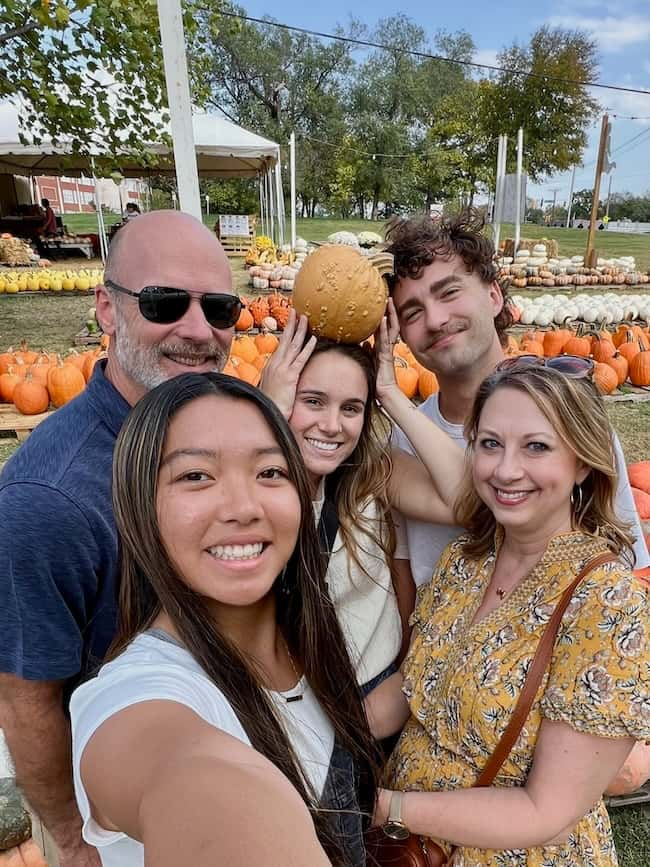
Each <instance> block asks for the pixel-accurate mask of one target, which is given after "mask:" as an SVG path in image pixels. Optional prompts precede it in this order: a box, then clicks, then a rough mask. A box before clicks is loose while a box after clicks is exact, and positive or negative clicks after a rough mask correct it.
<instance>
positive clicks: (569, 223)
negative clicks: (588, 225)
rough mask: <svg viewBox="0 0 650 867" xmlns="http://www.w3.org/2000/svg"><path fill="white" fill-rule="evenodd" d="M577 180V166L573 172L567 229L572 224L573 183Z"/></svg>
mask: <svg viewBox="0 0 650 867" xmlns="http://www.w3.org/2000/svg"><path fill="white" fill-rule="evenodd" d="M575 180H576V167H575V166H574V167H573V171H572V172H571V187H570V189H569V201H568V202H567V211H566V227H567V229H568V228H569V226H570V225H571V209H572V208H573V185H574V184H575Z"/></svg>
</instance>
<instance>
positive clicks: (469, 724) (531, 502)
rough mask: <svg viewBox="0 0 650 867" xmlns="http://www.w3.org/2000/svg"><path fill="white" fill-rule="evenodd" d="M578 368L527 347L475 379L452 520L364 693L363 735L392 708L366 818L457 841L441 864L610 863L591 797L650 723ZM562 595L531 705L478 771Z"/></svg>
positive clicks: (644, 644)
mask: <svg viewBox="0 0 650 867" xmlns="http://www.w3.org/2000/svg"><path fill="white" fill-rule="evenodd" d="M590 367H591V362H590V361H589V359H580V358H575V357H571V356H563V357H560V358H558V359H552V360H544V359H538V358H534V357H530V356H528V357H525V358H520V359H517V358H513V359H508V360H507V361H504V362H503V363H502V364H500V365H499V366H498V367H497V369H496V371H495V373H493V374H492V375H490V376H488V377H487V378H486V379H485V380H484V382H483V383H482V385H481V387H480V389H479V392H478V395H477V398H476V401H475V403H474V408H473V411H472V414H471V417H470V418H469V419H468V421H467V424H466V436H467V440H468V443H469V447H468V458H469V459H468V468H467V474H466V478H465V482H464V485H463V486H462V488H461V492H460V495H459V497H458V501H457V503H458V505H457V521H458V523H459V524H462V525H464V526H465V527H467V528H468V531H469V532H468V534H467V535H464V536H461V537H460V538H459V539H457V540H455V541H453V542H451V543H450V544H449V545H448V546H447V549H446V551H445V552H444V554H443V556H442V558H441V560H440V563H439V565H438V567H437V568H436V571H435V573H434V575H433V578H432V580H431V582H430V583H429V584H426V585H423V586H422V588H421V590H420V591H419V597H418V602H417V605H416V609H415V612H414V615H413V618H412V622H413V625H414V634H413V640H412V644H411V647H410V650H409V653H408V656H407V658H406V660H405V662H404V664H403V666H402V674H401V675H395V676H393V677H392V678H390V679H388V680H387V681H386V682H385V683H384V684H383V685H382V687H380V688H379V689H377V690H376V691H375V692H374V693H373V694H372V695H371V696H370V697H369V699H368V700H367V705H368V709H369V714H370V719H371V728H372V729H373V731H374V733H375V734H376V735H378V736H385V735H386V734H388V733H389V732H391V731H396V730H399V729H400V728H401V727H402V725H403V724H404V723H406V726H405V728H404V730H403V732H402V734H401V737H400V739H399V742H398V744H397V746H396V748H395V751H394V753H393V755H392V757H391V759H390V762H389V766H388V769H387V773H386V783H387V787H388V788H387V790H383V791H382V792H381V794H380V797H379V799H378V806H377V811H376V814H375V819H376V823H377V824H378V825H382V826H383V827H384V829H385V832H386V834H388V835H389V836H395V837H400V836H402V837H408V835H409V832H410V833H411V834H414V835H420V836H422V837H423V838H427V839H428V840H433V841H435V842H436V843H437V844H438V845H439V846H440V847H442V848H443V850H444V851H445V853H446V854H447V855H449V853H450V851H451V849H452V848H454V847H456V848H455V853H454V861H453V863H454V865H455V867H456V865H466V867H469V865H472V867H474V865H486V867H487V865H490V867H493V865H494V867H496V865H504V867H505V865H522V867H523V865H526V867H543V865H551V864H552V865H553V867H605V865H606V867H611V865H615V864H616V863H617V860H616V853H615V850H614V844H613V841H612V835H611V828H610V824H609V818H608V816H607V812H606V810H605V807H604V804H603V800H602V795H603V792H604V791H605V789H606V787H607V786H608V784H609V783H610V781H611V779H612V778H613V777H614V776H615V775H616V773H617V771H618V769H619V768H620V766H621V765H622V764H623V762H624V761H625V759H626V757H627V755H628V754H629V752H630V750H631V749H632V747H633V745H634V742H635V740H644V739H648V738H650V698H649V694H648V632H649V623H648V599H647V589H646V588H645V587H644V586H643V585H642V584H641V583H640V582H638V581H637V580H636V579H635V578H634V576H633V575H632V572H631V564H632V561H633V555H632V549H631V543H632V540H631V536H630V534H629V533H628V528H627V527H626V526H625V525H623V524H622V523H621V522H620V521H619V520H618V518H617V517H616V514H615V512H614V508H613V502H614V494H615V490H616V471H615V464H614V455H613V449H612V431H611V427H610V424H609V421H608V418H607V413H606V411H605V407H604V404H603V402H602V399H601V398H600V397H599V395H598V394H597V391H596V389H595V387H594V385H593V384H592V382H591V381H590V378H589V373H590ZM380 396H381V392H380ZM605 561H607V562H605ZM583 570H586V574H585V576H584V577H583V579H582V580H580V581H579V582H578V583H577V584H576V585H575V586H573V585H574V582H575V581H576V579H578V578H579V577H580V575H581V574H582V573H583ZM561 601H566V602H568V607H567V608H566V610H565V611H564V613H563V615H562V618H561V621H560V625H559V632H558V634H557V638H556V639H555V642H554V644H551V648H552V653H551V654H550V661H549V664H548V666H547V667H546V668H545V669H542V670H543V671H544V676H543V677H542V678H541V680H540V681H539V682H537V686H536V687H535V691H534V693H533V696H534V697H533V700H532V705H531V709H530V711H527V712H525V716H524V718H523V719H524V722H523V727H522V728H521V729H520V733H519V735H518V737H517V738H516V741H515V742H514V745H513V746H512V748H511V749H508V750H506V751H505V752H504V754H503V756H502V758H503V763H502V764H501V765H500V766H499V767H498V771H497V773H496V776H495V777H494V778H493V780H492V782H491V783H489V784H487V785H484V784H483V783H481V782H480V781H479V778H480V777H481V775H482V774H484V771H485V768H486V766H487V765H488V764H489V759H490V757H491V756H492V755H493V754H495V753H496V754H499V750H498V749H497V745H498V744H499V742H500V740H501V738H502V736H503V734H504V732H505V731H506V728H507V727H508V725H509V724H510V723H511V720H512V718H513V716H515V708H516V707H517V705H518V702H519V699H520V697H521V694H522V693H523V692H524V683H525V681H526V678H527V676H528V674H529V672H530V670H531V668H533V665H532V660H533V657H534V655H535V652H536V650H537V648H538V645H539V643H540V638H541V636H542V634H543V633H544V632H545V629H546V628H547V625H548V623H549V620H551V618H552V615H553V612H554V611H555V610H556V608H557V607H558V605H559V603H560V602H561ZM559 611H562V609H561V608H560V609H559ZM402 690H403V693H402ZM512 725H513V726H514V723H513V724H512ZM515 730H516V729H515ZM477 782H478V787H477ZM400 802H401V803H400ZM388 819H390V821H387V820H388ZM427 839H425V840H424V842H425V845H426V843H427Z"/></svg>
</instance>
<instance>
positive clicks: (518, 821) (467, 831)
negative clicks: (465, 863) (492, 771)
mask: <svg viewBox="0 0 650 867" xmlns="http://www.w3.org/2000/svg"><path fill="white" fill-rule="evenodd" d="M633 745H634V740H633V739H632V738H631V737H625V738H604V737H597V736H596V735H591V734H583V733H581V732H578V731H576V730H575V729H573V728H571V727H570V726H569V725H567V724H566V723H563V722H552V721H550V720H544V722H543V723H542V726H541V729H540V734H539V739H538V741H537V746H536V749H535V757H534V761H533V766H532V769H531V772H530V774H529V776H528V780H527V782H526V785H525V786H522V787H518V788H495V787H489V788H485V789H459V790H457V791H453V792H406V793H405V794H404V798H403V801H402V819H403V821H404V823H405V824H406V826H407V828H408V829H409V830H410V831H411V833H413V834H422V835H424V836H429V837H437V838H438V839H442V840H448V841H449V842H451V843H454V844H456V845H461V846H472V847H477V848H479V849H528V848H531V847H533V846H543V845H544V844H546V843H548V842H549V841H551V840H553V839H554V838H556V837H557V836H558V835H559V834H561V833H562V832H566V830H567V829H571V828H573V827H575V825H576V824H577V823H578V821H579V820H580V819H581V818H582V816H584V815H585V813H586V812H587V811H588V810H589V809H590V808H591V807H593V805H594V804H595V803H596V802H597V801H598V799H599V798H600V797H602V794H603V792H604V791H605V788H606V787H607V785H608V783H609V782H610V781H611V779H612V778H613V777H614V775H615V774H616V773H617V771H618V769H619V768H620V767H621V765H622V764H623V762H624V761H625V759H626V758H627V756H628V754H629V752H630V750H631V749H632V747H633ZM389 804H390V792H387V791H386V790H383V791H382V792H381V794H380V797H379V800H378V807H377V810H376V813H375V823H376V824H383V823H384V822H385V821H386V818H387V816H388V809H389Z"/></svg>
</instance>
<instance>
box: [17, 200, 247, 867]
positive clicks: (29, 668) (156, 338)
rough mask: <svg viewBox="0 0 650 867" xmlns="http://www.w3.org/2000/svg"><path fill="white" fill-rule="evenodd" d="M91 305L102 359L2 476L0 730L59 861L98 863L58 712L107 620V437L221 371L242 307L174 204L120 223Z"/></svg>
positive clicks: (65, 864) (111, 528)
mask: <svg viewBox="0 0 650 867" xmlns="http://www.w3.org/2000/svg"><path fill="white" fill-rule="evenodd" d="M95 305H96V314H97V319H98V321H99V323H100V325H101V326H102V328H103V330H104V333H105V334H108V335H109V336H110V345H109V348H108V353H107V354H108V358H107V359H106V361H105V362H103V361H102V362H99V363H98V364H97V365H96V367H95V371H94V373H93V376H92V378H91V380H90V382H89V383H88V386H87V388H86V390H85V391H84V392H83V393H82V394H81V395H79V397H77V398H76V399H75V400H74V401H72V402H71V403H69V404H67V405H66V406H64V407H63V408H61V409H59V410H57V412H56V413H54V414H53V415H52V417H51V418H49V419H47V420H46V421H44V422H43V423H42V424H41V425H39V427H38V428H36V430H35V431H34V433H33V434H32V435H31V436H30V437H29V439H28V440H27V441H26V442H25V444H24V445H23V446H21V448H20V449H19V450H18V451H17V452H16V454H15V456H14V457H12V459H11V460H10V461H9V462H8V463H7V465H6V467H5V470H4V472H3V473H2V475H1V476H0V508H2V510H3V514H4V515H5V516H6V520H4V519H3V531H2V536H3V538H2V545H0V635H1V636H2V638H1V639H0V728H2V729H4V733H5V736H6V739H7V743H8V745H9V748H10V752H11V754H12V757H13V760H14V763H15V766H16V776H17V781H18V783H19V785H20V786H21V787H22V789H23V791H24V793H25V795H26V797H27V799H28V800H29V802H30V804H31V806H32V808H33V809H34V810H35V811H36V812H37V813H38V815H39V817H40V818H41V820H42V821H43V823H44V824H45V825H46V827H47V828H48V830H49V831H50V833H51V834H52V836H53V838H54V841H55V842H56V844H57V846H58V848H59V853H60V860H59V864H60V867H97V865H99V864H100V863H101V862H100V859H99V855H98V853H97V850H96V849H94V848H92V847H89V846H87V845H86V844H85V843H83V841H82V839H81V820H80V817H79V813H78V811H77V808H76V803H75V800H74V794H73V789H72V768H71V761H70V726H69V722H68V718H67V713H66V708H67V699H68V697H69V694H70V691H71V689H72V687H73V686H74V685H75V684H76V682H77V681H78V680H80V679H81V678H83V677H84V676H85V675H87V674H88V673H89V672H90V671H91V670H92V669H93V668H94V667H95V666H96V665H97V664H98V663H99V661H100V660H101V659H102V658H103V656H104V655H105V653H106V651H107V649H108V646H109V644H110V642H111V640H112V638H113V635H114V632H115V627H116V602H115V578H116V575H117V569H118V551H117V536H116V530H115V524H114V519H113V514H112V508H111V494H110V480H111V462H112V453H113V446H114V443H115V439H116V437H117V434H118V433H119V430H120V427H121V425H122V422H123V421H124V419H125V417H126V415H127V413H128V411H129V409H130V407H131V406H132V405H133V404H135V403H136V402H137V401H138V400H139V399H140V398H141V397H142V396H143V395H144V394H145V392H146V391H148V390H149V389H151V388H154V387H155V386H156V385H158V384H159V383H161V382H163V381H165V380H167V379H170V378H171V377H173V376H177V375H179V374H182V373H186V372H188V371H192V372H198V373H201V372H207V371H213V370H221V369H223V367H224V364H225V362H226V359H227V357H228V353H229V350H230V344H231V341H232V336H233V326H234V324H235V322H236V321H237V318H238V316H239V312H240V309H241V303H240V301H239V299H238V297H237V296H236V295H234V294H233V291H232V275H231V272H230V266H229V264H228V260H227V258H226V255H225V253H224V251H223V249H222V247H221V245H220V244H219V242H218V241H217V239H216V237H215V235H214V234H213V233H212V232H210V230H209V229H207V228H206V227H205V226H203V225H202V224H201V223H200V222H199V221H197V220H195V219H194V218H193V217H190V216H188V215H187V214H182V213H180V212H177V211H157V212H152V213H149V214H143V215H141V216H140V217H139V218H138V219H137V220H133V221H131V222H130V223H129V224H128V225H126V226H124V227H123V228H122V229H121V230H120V232H119V233H118V234H117V235H116V236H115V239H114V241H113V243H112V244H111V248H110V251H109V257H108V260H107V262H106V269H105V279H104V285H102V286H98V287H97V289H96V291H95Z"/></svg>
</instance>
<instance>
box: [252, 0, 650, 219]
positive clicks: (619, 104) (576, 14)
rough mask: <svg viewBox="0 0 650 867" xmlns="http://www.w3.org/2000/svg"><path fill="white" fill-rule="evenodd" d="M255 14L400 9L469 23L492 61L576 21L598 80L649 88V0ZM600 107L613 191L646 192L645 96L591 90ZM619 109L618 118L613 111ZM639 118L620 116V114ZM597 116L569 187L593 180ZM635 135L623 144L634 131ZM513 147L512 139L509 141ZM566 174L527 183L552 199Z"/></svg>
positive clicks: (301, 7) (335, 4) (281, 17)
mask: <svg viewBox="0 0 650 867" xmlns="http://www.w3.org/2000/svg"><path fill="white" fill-rule="evenodd" d="M242 5H244V6H245V8H246V9H247V11H248V13H249V14H250V15H253V16H256V17H258V16H262V15H272V16H273V17H274V18H275V19H276V20H277V21H281V22H283V23H286V24H295V25H296V26H299V27H308V28H313V29H316V30H320V31H323V32H331V31H332V29H333V28H334V26H335V25H336V24H337V23H340V24H345V23H346V22H347V21H348V19H349V15H350V13H351V14H353V15H354V17H355V18H357V19H359V20H361V21H363V22H364V23H365V24H366V25H367V26H369V27H371V26H372V25H373V24H375V23H376V22H377V21H378V20H379V19H380V18H385V17H388V16H391V15H394V14H396V12H398V11H399V12H403V13H404V14H405V15H407V16H408V17H409V18H412V19H413V20H414V21H416V22H417V23H418V24H420V25H421V26H422V27H424V29H425V30H426V32H427V33H428V34H429V35H430V36H431V45H432V46H433V36H434V34H435V33H436V31H437V30H439V29H444V30H448V31H456V30H467V31H468V32H469V33H470V34H471V36H472V38H473V40H474V43H475V45H476V48H477V52H476V55H475V58H474V59H475V60H477V61H479V62H485V63H495V60H496V53H497V51H498V50H499V49H501V48H503V47H505V46H508V45H511V44H512V43H513V42H515V41H519V42H521V43H525V42H527V41H528V39H529V37H530V35H531V34H532V33H533V32H534V31H535V30H536V29H537V28H538V27H539V26H541V25H542V24H546V23H548V24H551V25H553V26H561V27H566V28H571V29H573V28H580V29H583V30H586V31H587V32H588V33H590V34H591V35H592V36H593V38H595V40H596V42H597V44H598V49H599V57H600V72H599V77H598V81H599V82H601V83H604V84H616V85H619V86H623V87H632V88H638V89H642V90H647V91H650V2H649V0H603V2H601V0H542V2H538V3H535V4H524V3H522V2H521V0H518V2H514V0H507V2H503V0H502V2H500V3H489V2H485V0H464V2H462V3H437V4H435V5H434V4H432V3H426V4H425V3H424V2H422V0H402V3H401V4H400V5H399V6H396V5H395V4H392V3H388V2H387V0H373V2H369V0H357V2H356V3H355V4H354V5H352V6H351V5H350V4H349V3H344V2H343V0H328V2H326V3H314V5H313V6H312V5H310V4H296V3H292V2H289V0H273V2H272V3H271V2H270V0H248V2H246V0H243V3H242ZM594 96H595V98H596V99H597V100H598V102H599V103H600V104H601V106H602V107H603V109H605V108H607V109H609V110H610V120H611V122H612V151H616V149H617V148H619V147H620V148H621V150H620V153H614V154H613V159H614V160H615V161H616V162H617V169H616V171H615V172H614V175H613V178H612V192H622V191H625V190H628V191H630V192H633V193H636V194H641V193H645V192H648V191H650V95H642V94H631V93H622V92H617V91H607V90H601V89H594ZM612 115H618V116H619V117H612ZM629 116H635V117H643V118H645V119H644V120H626V119H623V117H629ZM599 131H600V120H599V121H598V123H597V124H596V125H595V126H594V128H593V130H592V131H591V132H590V135H589V145H588V147H587V149H586V151H585V154H584V157H583V163H584V165H585V168H584V169H577V170H576V186H575V189H576V190H579V189H583V188H585V187H590V186H592V185H593V181H594V170H595V161H596V155H597V151H598V136H599ZM639 133H642V135H641V136H640V138H639V139H637V141H634V142H630V144H629V145H626V146H625V147H621V146H622V145H624V144H625V143H626V142H628V141H629V140H630V139H632V138H633V137H634V136H636V135H637V134H639ZM511 146H514V143H512V145H511ZM570 177H571V173H570V172H567V173H563V174H558V175H555V176H553V178H549V179H546V180H545V181H543V182H542V183H540V184H536V185H534V186H533V185H530V184H529V187H528V193H529V195H532V196H533V197H535V198H538V199H539V198H541V197H542V196H543V197H544V199H545V200H549V199H551V198H552V196H553V193H552V190H553V189H554V188H555V189H557V190H558V192H557V201H558V203H560V202H562V201H563V200H565V199H566V198H567V197H568V194H569V184H570ZM607 184H608V177H607V176H606V175H603V179H602V183H601V191H602V192H601V196H602V197H604V196H605V195H606V193H607Z"/></svg>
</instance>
